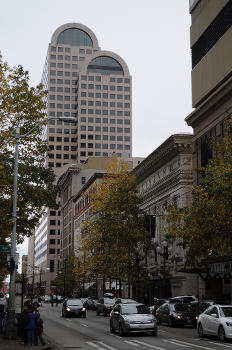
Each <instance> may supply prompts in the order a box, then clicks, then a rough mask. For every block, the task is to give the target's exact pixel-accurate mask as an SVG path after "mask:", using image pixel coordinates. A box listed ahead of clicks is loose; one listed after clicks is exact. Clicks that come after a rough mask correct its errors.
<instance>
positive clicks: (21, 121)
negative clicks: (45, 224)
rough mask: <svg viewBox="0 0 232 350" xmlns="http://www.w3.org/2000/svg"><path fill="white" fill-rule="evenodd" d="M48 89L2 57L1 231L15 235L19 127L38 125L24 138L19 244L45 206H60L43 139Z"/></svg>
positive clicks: (5, 236)
mask: <svg viewBox="0 0 232 350" xmlns="http://www.w3.org/2000/svg"><path fill="white" fill-rule="evenodd" d="M46 95H47V93H46V91H44V90H43V86H42V85H41V84H40V85H38V86H37V87H30V86H29V75H28V72H27V71H24V69H23V68H22V67H21V66H18V67H14V68H10V67H9V66H8V64H7V63H6V62H4V61H3V59H2V57H1V56H0V234H1V240H2V241H6V240H7V239H8V238H9V237H10V234H11V231H12V226H13V220H12V206H13V203H12V200H13V181H14V148H15V138H14V137H13V136H12V135H13V134H14V133H15V129H16V126H19V127H20V135H24V134H26V133H27V132H28V131H31V129H32V128H33V127H34V126H35V125H36V124H37V123H41V124H40V125H39V126H38V127H36V128H35V129H34V130H33V131H32V132H31V133H30V135H29V136H27V137H23V138H21V139H20V143H19V169H18V172H19V175H18V197H17V198H18V203H17V243H20V242H22V241H23V240H24V238H25V236H30V235H31V230H32V229H33V228H34V227H35V225H36V224H37V223H38V222H39V218H40V215H41V213H42V210H43V207H46V206H48V207H56V202H55V198H56V188H55V186H54V185H53V182H54V180H55V175H54V173H53V171H52V170H51V169H45V168H44V158H45V155H46V152H48V147H47V144H46V142H45V141H43V140H42V139H41V131H42V127H43V126H44V125H45V124H46V113H45V109H46Z"/></svg>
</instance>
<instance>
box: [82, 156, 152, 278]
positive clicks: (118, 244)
mask: <svg viewBox="0 0 232 350" xmlns="http://www.w3.org/2000/svg"><path fill="white" fill-rule="evenodd" d="M91 193H92V194H91V198H90V202H91V206H92V211H93V215H92V216H91V217H90V219H89V220H88V221H86V222H85V224H84V227H83V230H82V238H81V242H80V246H81V248H80V249H81V251H82V254H83V256H84V257H85V269H86V271H87V274H90V275H91V274H92V275H97V276H99V277H101V278H102V279H103V280H107V279H108V280H111V279H117V280H119V281H127V282H128V283H132V282H133V281H134V280H136V278H137V273H136V272H135V270H136V267H135V264H133V261H136V258H138V255H140V256H141V255H143V257H144V251H146V249H147V247H148V245H149V243H150V238H149V233H148V231H147V230H146V229H145V222H144V221H145V219H144V215H143V212H142V210H141V209H140V204H141V198H140V197H139V196H138V194H137V190H136V183H135V178H134V176H132V175H131V174H130V173H129V172H128V167H127V165H126V164H125V163H123V162H122V161H117V162H115V163H112V165H111V166H110V167H109V168H108V170H107V173H106V174H105V175H104V176H103V181H102V182H101V183H99V184H97V185H95V186H94V188H93V189H92V191H91ZM142 260H143V258H141V259H140V260H139V263H140V266H139V267H137V268H139V269H140V273H142V270H143V266H142ZM137 261H138V259H137Z"/></svg>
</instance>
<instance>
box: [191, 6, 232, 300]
mask: <svg viewBox="0 0 232 350" xmlns="http://www.w3.org/2000/svg"><path fill="white" fill-rule="evenodd" d="M190 13H191V19H192V25H191V29H190V39H191V50H192V105H193V107H194V108H195V109H194V111H193V112H192V113H191V114H190V115H189V116H188V117H187V118H186V122H187V123H188V125H190V126H192V128H193V132H194V135H193V180H194V184H195V185H196V184H199V183H201V181H202V178H201V176H200V175H199V172H198V168H199V167H200V166H205V165H206V164H207V162H208V160H209V159H210V158H212V157H213V153H212V149H211V147H210V142H211V140H212V138H217V139H220V138H223V137H224V134H225V130H224V129H225V128H224V119H225V118H228V117H231V116H232V1H231V0H190ZM209 263H210V269H209V271H208V274H207V273H202V277H203V276H204V275H205V276H204V277H203V278H204V290H203V294H204V295H205V296H206V298H222V297H224V298H231V297H232V279H231V276H232V257H231V256H229V257H228V256H227V257H219V258H217V259H210V260H209Z"/></svg>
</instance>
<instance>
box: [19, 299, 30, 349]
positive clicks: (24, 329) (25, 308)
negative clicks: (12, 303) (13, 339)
mask: <svg viewBox="0 0 232 350" xmlns="http://www.w3.org/2000/svg"><path fill="white" fill-rule="evenodd" d="M28 322H29V311H28V304H27V303H25V304H24V306H23V312H22V316H21V329H22V330H21V332H22V333H21V344H27V325H28Z"/></svg>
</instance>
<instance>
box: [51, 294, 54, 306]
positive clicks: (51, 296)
mask: <svg viewBox="0 0 232 350" xmlns="http://www.w3.org/2000/svg"><path fill="white" fill-rule="evenodd" d="M53 302H54V300H53V295H51V306H53Z"/></svg>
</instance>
